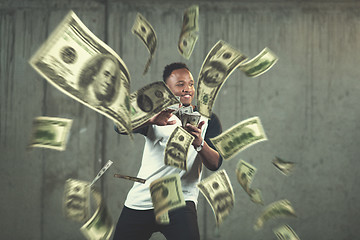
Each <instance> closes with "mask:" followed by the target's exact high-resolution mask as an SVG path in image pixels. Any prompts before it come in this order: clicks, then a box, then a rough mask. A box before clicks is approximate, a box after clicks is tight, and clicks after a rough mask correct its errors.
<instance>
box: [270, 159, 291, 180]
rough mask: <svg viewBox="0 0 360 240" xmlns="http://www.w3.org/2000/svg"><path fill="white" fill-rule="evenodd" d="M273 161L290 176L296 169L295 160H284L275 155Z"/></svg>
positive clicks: (281, 170)
mask: <svg viewBox="0 0 360 240" xmlns="http://www.w3.org/2000/svg"><path fill="white" fill-rule="evenodd" d="M272 163H273V164H274V166H275V167H276V168H277V169H279V170H280V172H282V173H283V174H284V175H286V176H288V175H289V174H290V173H291V172H292V171H293V169H294V163H293V162H286V161H284V160H282V159H281V158H278V157H275V158H274V159H273V160H272Z"/></svg>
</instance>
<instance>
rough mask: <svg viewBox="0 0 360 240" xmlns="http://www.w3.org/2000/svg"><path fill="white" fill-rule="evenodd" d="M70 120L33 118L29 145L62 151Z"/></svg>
mask: <svg viewBox="0 0 360 240" xmlns="http://www.w3.org/2000/svg"><path fill="white" fill-rule="evenodd" d="M72 121H73V120H72V119H66V118H56V117H37V118H35V119H34V121H33V129H32V137H31V141H30V144H29V147H42V148H50V149H55V150H60V151H64V150H65V148H66V142H67V140H68V136H69V132H70V128H71V125H72Z"/></svg>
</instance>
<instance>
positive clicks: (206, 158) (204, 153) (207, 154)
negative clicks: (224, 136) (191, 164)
mask: <svg viewBox="0 0 360 240" xmlns="http://www.w3.org/2000/svg"><path fill="white" fill-rule="evenodd" d="M199 154H200V157H201V160H202V162H203V164H204V165H205V167H207V168H208V169H209V170H211V171H216V170H218V169H219V167H220V155H219V153H218V152H217V151H215V150H214V149H212V148H211V147H210V146H209V145H208V144H207V143H206V142H204V146H203V148H202V149H201V151H200V152H199Z"/></svg>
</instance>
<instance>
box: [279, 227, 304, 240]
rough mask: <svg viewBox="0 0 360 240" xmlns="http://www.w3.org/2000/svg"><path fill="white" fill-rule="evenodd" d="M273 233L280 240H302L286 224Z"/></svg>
mask: <svg viewBox="0 0 360 240" xmlns="http://www.w3.org/2000/svg"><path fill="white" fill-rule="evenodd" d="M273 232H274V234H275V236H276V237H277V238H278V239H279V240H300V238H299V237H298V235H297V234H296V233H295V232H294V230H293V229H292V228H291V227H290V226H289V225H286V224H285V225H282V226H280V227H278V228H276V229H273Z"/></svg>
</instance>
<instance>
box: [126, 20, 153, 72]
mask: <svg viewBox="0 0 360 240" xmlns="http://www.w3.org/2000/svg"><path fill="white" fill-rule="evenodd" d="M131 31H132V33H133V34H135V35H137V36H138V37H139V38H140V39H141V40H142V41H143V43H144V44H145V45H146V47H147V49H148V50H149V52H150V57H149V59H148V61H147V63H146V65H145V69H144V73H143V74H145V73H147V71H148V70H149V67H150V63H151V61H152V58H153V57H154V53H155V50H156V45H157V37H156V34H155V31H154V29H153V27H152V26H151V24H150V23H149V22H148V21H147V20H146V19H145V17H144V16H143V15H141V14H140V13H138V14H137V15H136V19H135V22H134V25H133V27H132V29H131Z"/></svg>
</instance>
